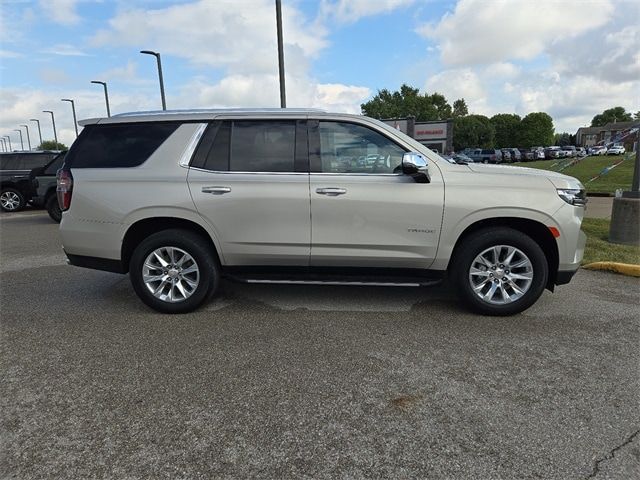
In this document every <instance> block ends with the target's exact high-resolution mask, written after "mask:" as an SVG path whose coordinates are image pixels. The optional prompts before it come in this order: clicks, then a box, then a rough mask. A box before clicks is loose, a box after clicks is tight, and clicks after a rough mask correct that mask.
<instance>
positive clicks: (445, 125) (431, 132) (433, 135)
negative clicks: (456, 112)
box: [383, 117, 453, 153]
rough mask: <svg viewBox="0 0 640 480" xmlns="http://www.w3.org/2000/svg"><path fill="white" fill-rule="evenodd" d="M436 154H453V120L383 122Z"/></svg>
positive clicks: (396, 120)
mask: <svg viewBox="0 0 640 480" xmlns="http://www.w3.org/2000/svg"><path fill="white" fill-rule="evenodd" d="M383 122H384V123H386V124H387V125H391V126H392V127H393V128H396V129H398V130H400V131H401V132H403V133H406V134H407V135H409V136H410V137H412V138H415V139H416V140H417V141H419V142H420V143H422V144H423V145H425V146H427V147H429V148H430V149H431V150H434V151H436V152H438V153H448V152H453V120H439V121H435V122H416V121H415V118H414V117H408V118H391V119H387V120H383Z"/></svg>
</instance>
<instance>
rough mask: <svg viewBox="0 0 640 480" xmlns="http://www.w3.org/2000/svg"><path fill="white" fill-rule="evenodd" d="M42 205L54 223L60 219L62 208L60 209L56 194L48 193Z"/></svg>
mask: <svg viewBox="0 0 640 480" xmlns="http://www.w3.org/2000/svg"><path fill="white" fill-rule="evenodd" d="M44 207H45V208H46V209H47V213H48V214H49V216H50V217H51V220H53V221H54V222H56V223H60V221H61V220H62V210H60V205H59V204H58V197H56V195H55V194H54V195H49V198H47V201H46V202H45V204H44Z"/></svg>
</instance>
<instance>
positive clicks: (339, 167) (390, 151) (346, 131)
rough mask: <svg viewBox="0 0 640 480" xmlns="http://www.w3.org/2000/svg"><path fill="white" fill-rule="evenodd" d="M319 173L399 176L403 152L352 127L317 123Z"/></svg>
mask: <svg viewBox="0 0 640 480" xmlns="http://www.w3.org/2000/svg"><path fill="white" fill-rule="evenodd" d="M319 135H320V164H321V172H323V173H358V174H361V173H372V174H381V173H401V171H402V156H403V155H404V153H405V150H404V149H403V148H402V147H400V146H399V145H397V144H396V143H394V142H393V141H391V140H389V139H388V138H387V137H385V136H384V135H381V134H380V133H378V132H376V131H374V130H372V129H370V128H367V127H364V126H362V125H356V124H353V123H345V122H322V121H321V122H320V125H319Z"/></svg>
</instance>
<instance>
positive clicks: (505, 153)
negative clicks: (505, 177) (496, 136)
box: [500, 148, 513, 163]
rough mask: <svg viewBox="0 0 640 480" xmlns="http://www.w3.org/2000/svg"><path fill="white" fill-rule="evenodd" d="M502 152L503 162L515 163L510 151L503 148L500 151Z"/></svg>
mask: <svg viewBox="0 0 640 480" xmlns="http://www.w3.org/2000/svg"><path fill="white" fill-rule="evenodd" d="M500 152H501V153H502V161H503V162H504V163H511V162H512V161H513V160H512V159H511V152H510V151H509V150H508V149H506V148H502V149H500Z"/></svg>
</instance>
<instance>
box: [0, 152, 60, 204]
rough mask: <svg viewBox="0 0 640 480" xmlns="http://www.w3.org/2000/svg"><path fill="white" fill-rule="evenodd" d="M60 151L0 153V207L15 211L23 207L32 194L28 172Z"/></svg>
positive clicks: (40, 165) (47, 161) (43, 163)
mask: <svg viewBox="0 0 640 480" xmlns="http://www.w3.org/2000/svg"><path fill="white" fill-rule="evenodd" d="M59 153H60V152H55V151H43V152H11V153H0V208H2V210H4V211H5V212H17V211H18V210H21V209H22V208H24V206H25V205H26V204H27V202H28V201H29V200H31V197H32V195H33V187H32V183H31V180H30V179H29V173H30V172H31V170H33V169H34V168H38V167H43V166H45V165H46V164H47V163H49V162H50V161H51V160H52V159H53V158H54V157H55V156H56V155H58V154H59Z"/></svg>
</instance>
